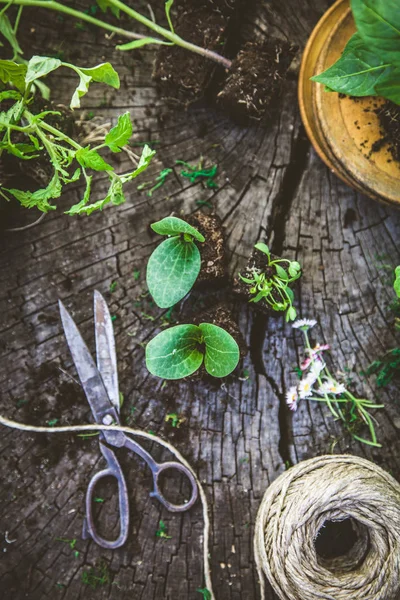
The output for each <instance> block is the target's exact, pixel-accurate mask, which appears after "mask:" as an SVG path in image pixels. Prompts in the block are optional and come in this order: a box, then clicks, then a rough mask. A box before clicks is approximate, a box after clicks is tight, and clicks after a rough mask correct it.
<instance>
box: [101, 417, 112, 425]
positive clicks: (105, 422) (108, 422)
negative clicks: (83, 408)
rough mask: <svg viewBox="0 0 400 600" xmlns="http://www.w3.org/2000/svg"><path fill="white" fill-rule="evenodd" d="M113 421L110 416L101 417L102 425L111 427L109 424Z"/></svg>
mask: <svg viewBox="0 0 400 600" xmlns="http://www.w3.org/2000/svg"><path fill="white" fill-rule="evenodd" d="M113 421H114V419H113V418H112V416H111V415H105V416H104V417H103V424H104V425H111V423H112V422H113Z"/></svg>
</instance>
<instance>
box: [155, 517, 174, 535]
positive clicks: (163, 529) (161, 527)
mask: <svg viewBox="0 0 400 600" xmlns="http://www.w3.org/2000/svg"><path fill="white" fill-rule="evenodd" d="M156 537H159V538H162V539H164V540H170V539H172V536H171V535H168V531H167V526H166V524H165V523H164V521H160V522H159V524H158V529H157V531H156Z"/></svg>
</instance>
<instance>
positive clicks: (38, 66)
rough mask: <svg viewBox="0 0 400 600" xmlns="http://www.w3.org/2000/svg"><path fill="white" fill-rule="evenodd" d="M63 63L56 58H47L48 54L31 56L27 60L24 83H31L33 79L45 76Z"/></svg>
mask: <svg viewBox="0 0 400 600" xmlns="http://www.w3.org/2000/svg"><path fill="white" fill-rule="evenodd" d="M62 64H63V63H62V62H61V60H58V58H49V57H48V56H32V58H31V60H30V61H29V62H28V70H27V72H26V83H27V84H28V83H32V81H35V79H39V78H40V77H45V76H46V75H48V74H49V73H51V72H52V71H55V70H56V69H58V68H59V67H61V65H62Z"/></svg>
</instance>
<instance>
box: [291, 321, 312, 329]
mask: <svg viewBox="0 0 400 600" xmlns="http://www.w3.org/2000/svg"><path fill="white" fill-rule="evenodd" d="M316 324H317V321H315V320H314V319H297V321H295V322H294V323H293V325H292V327H294V329H301V330H302V331H308V329H311V327H314V325H316Z"/></svg>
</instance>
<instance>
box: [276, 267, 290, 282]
mask: <svg viewBox="0 0 400 600" xmlns="http://www.w3.org/2000/svg"><path fill="white" fill-rule="evenodd" d="M274 267H275V269H276V274H277V275H278V277H279V278H280V279H283V281H287V280H288V279H289V276H288V274H287V271H285V269H283V268H282V267H281V266H280V265H274Z"/></svg>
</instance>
